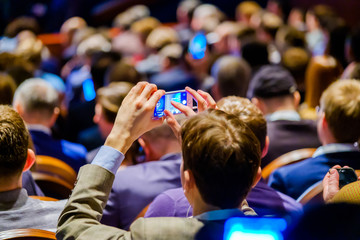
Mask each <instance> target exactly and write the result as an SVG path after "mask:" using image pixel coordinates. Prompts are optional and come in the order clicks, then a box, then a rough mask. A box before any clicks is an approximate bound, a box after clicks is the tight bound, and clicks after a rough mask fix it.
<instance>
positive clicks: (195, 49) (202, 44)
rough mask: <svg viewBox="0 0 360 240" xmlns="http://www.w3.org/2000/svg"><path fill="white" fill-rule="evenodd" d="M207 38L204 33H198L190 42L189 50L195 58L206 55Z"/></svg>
mask: <svg viewBox="0 0 360 240" xmlns="http://www.w3.org/2000/svg"><path fill="white" fill-rule="evenodd" d="M206 45H207V40H206V36H205V35H204V34H203V33H197V34H196V35H195V36H194V37H193V38H192V39H191V40H190V42H189V52H190V54H191V56H192V57H193V58H194V59H202V58H203V57H205V51H206Z"/></svg>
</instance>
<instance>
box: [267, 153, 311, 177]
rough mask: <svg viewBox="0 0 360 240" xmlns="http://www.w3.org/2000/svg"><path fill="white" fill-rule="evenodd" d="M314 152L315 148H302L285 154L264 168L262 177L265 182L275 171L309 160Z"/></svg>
mask: <svg viewBox="0 0 360 240" xmlns="http://www.w3.org/2000/svg"><path fill="white" fill-rule="evenodd" d="M315 151H316V148H302V149H298V150H294V151H291V152H288V153H285V154H283V155H281V156H280V157H278V158H276V159H275V160H273V161H272V162H270V163H269V164H268V165H267V166H266V167H264V169H263V170H262V173H261V174H262V177H263V178H264V179H265V181H267V180H268V178H269V176H270V174H271V173H272V172H273V171H274V170H275V169H277V168H280V167H283V166H286V165H289V164H293V163H297V162H300V161H302V160H305V159H307V158H310V157H311V156H312V155H313V154H314V152H315Z"/></svg>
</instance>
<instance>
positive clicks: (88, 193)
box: [56, 164, 204, 240]
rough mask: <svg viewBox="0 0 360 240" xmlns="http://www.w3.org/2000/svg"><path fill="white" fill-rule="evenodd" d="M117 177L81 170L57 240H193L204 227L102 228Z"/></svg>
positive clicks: (156, 222) (151, 221) (154, 221)
mask: <svg viewBox="0 0 360 240" xmlns="http://www.w3.org/2000/svg"><path fill="white" fill-rule="evenodd" d="M114 177H115V176H114V174H112V173H111V172H109V171H108V170H106V169H104V168H102V167H100V166H97V165H95V164H92V165H86V166H84V167H82V168H81V169H80V172H79V177H78V182H77V184H76V186H75V188H74V190H73V192H72V195H71V196H70V199H69V201H68V202H67V203H66V205H65V209H64V211H63V212H62V213H61V215H60V218H59V222H58V229H57V234H56V239H84V240H91V239H96V240H97V239H124V240H125V239H127V240H130V239H141V240H142V239H147V240H152V239H153V240H165V239H174V240H176V239H179V240H180V239H185V240H186V239H193V238H194V236H195V234H196V232H197V231H198V230H199V229H200V228H201V227H202V226H204V223H203V222H202V221H200V220H198V219H197V218H147V219H145V218H139V219H137V220H136V221H135V222H134V223H133V224H131V226H130V231H124V230H121V229H118V228H114V227H111V226H106V225H102V224H100V222H99V221H100V218H101V214H102V209H103V208H104V206H105V204H106V201H107V199H108V197H109V193H110V191H111V186H112V183H113V181H114Z"/></svg>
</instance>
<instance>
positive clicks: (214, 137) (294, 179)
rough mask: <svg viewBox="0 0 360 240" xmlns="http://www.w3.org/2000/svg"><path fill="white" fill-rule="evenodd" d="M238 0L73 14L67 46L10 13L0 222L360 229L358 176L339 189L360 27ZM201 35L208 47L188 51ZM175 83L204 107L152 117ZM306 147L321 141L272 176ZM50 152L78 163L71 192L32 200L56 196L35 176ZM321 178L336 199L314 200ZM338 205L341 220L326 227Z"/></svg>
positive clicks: (356, 163)
mask: <svg viewBox="0 0 360 240" xmlns="http://www.w3.org/2000/svg"><path fill="white" fill-rule="evenodd" d="M235 11H236V14H235V15H236V19H229V18H227V16H226V15H225V14H224V13H223V12H222V11H221V10H220V9H219V8H218V7H216V6H215V5H211V4H203V3H201V2H200V1H198V0H183V1H181V2H180V3H179V6H178V9H177V12H176V14H177V19H178V21H177V22H176V23H171V24H169V23H161V22H160V21H159V20H158V19H156V18H154V17H152V16H151V15H150V11H149V9H148V8H147V7H146V6H143V5H135V6H133V7H130V8H129V9H127V10H126V11H124V12H122V13H120V14H119V15H118V16H117V17H116V18H115V19H114V21H113V26H112V27H111V28H106V27H101V28H94V27H91V26H88V24H87V23H86V22H85V20H84V19H82V18H80V17H73V18H70V19H68V20H67V21H65V22H64V23H63V25H62V27H61V29H60V33H59V34H57V35H56V36H57V37H58V38H61V39H62V43H61V44H62V45H61V46H60V47H61V52H56V51H55V52H54V48H53V47H52V46H50V45H46V44H44V43H43V42H42V41H41V40H40V39H39V37H38V33H39V26H38V25H37V23H36V21H34V19H31V18H29V17H20V18H18V19H15V20H14V21H13V22H11V23H9V24H8V25H7V27H6V29H5V33H4V36H3V37H2V38H1V39H0V71H1V73H0V231H5V230H9V229H17V228H35V229H44V230H49V231H53V232H55V231H56V237H57V239H222V236H223V232H224V227H223V225H224V223H225V222H226V220H228V219H229V218H232V217H247V218H256V217H257V218H274V217H277V218H284V219H286V220H287V222H288V224H289V227H288V228H287V229H286V231H284V232H283V234H284V237H285V239H357V238H358V237H359V236H360V233H359V232H358V230H357V229H356V227H354V226H356V224H357V223H360V221H359V217H357V216H356V214H358V211H359V210H358V206H357V204H359V203H360V186H359V181H356V182H354V183H350V184H349V185H346V186H345V187H342V186H339V178H341V176H339V173H338V171H337V170H336V169H338V168H342V167H345V168H349V167H350V168H353V169H355V170H358V169H360V160H359V159H360V149H359V145H358V143H359V142H360V140H359V137H360V71H359V66H360V65H359V64H360V27H357V26H355V27H350V26H348V25H347V23H346V22H345V21H344V20H343V19H342V18H341V17H340V16H338V15H337V13H336V10H335V9H332V8H331V7H329V6H327V5H316V6H313V7H312V8H310V9H306V10H303V9H299V8H296V7H294V8H293V9H291V11H290V12H289V13H288V14H287V13H285V11H284V9H283V6H282V4H281V1H277V0H269V1H268V4H267V7H266V8H262V7H260V5H258V4H257V3H256V2H255V1H242V2H241V3H239V5H238V6H237V8H236V10H235ZM199 35H201V36H204V37H205V39H206V46H205V47H204V48H203V49H200V52H201V54H202V55H201V57H199V56H198V55H195V54H194V52H193V51H192V50H189V48H191V45H194V44H197V43H195V42H194V37H196V36H199ZM58 47H59V46H58ZM200 48H201V47H200ZM56 53H57V54H56ZM176 90H185V91H186V92H187V94H189V95H191V97H192V98H193V99H194V104H195V103H196V104H195V105H196V107H195V108H192V107H189V106H186V105H182V104H180V103H176V102H172V105H173V107H174V108H176V109H177V110H178V112H181V113H182V114H181V115H173V113H171V112H170V111H168V110H165V117H161V118H154V116H153V114H154V109H155V107H156V105H157V103H158V101H159V100H160V98H161V97H162V96H163V95H164V94H165V92H168V91H176ZM303 148H316V151H315V152H314V154H313V155H312V156H311V157H310V158H308V159H305V160H302V161H300V162H297V163H293V164H290V165H287V166H283V167H280V168H278V169H276V170H274V171H273V172H272V173H271V175H270V177H269V179H263V178H262V175H261V171H262V169H263V168H265V167H267V166H269V164H271V163H272V162H273V161H274V160H275V159H277V158H278V157H280V156H282V155H283V154H286V153H288V152H291V151H293V150H298V149H303ZM37 155H45V156H51V157H54V158H57V159H60V160H61V161H63V162H64V163H66V164H67V165H68V166H70V167H71V168H72V169H73V170H74V171H75V173H76V174H77V176H78V179H77V183H76V186H75V187H74V189H73V191H72V194H71V196H70V197H69V199H60V200H59V201H42V200H39V199H34V198H31V197H29V196H44V195H45V194H44V191H43V190H42V189H41V188H40V187H39V186H38V185H37V184H36V182H35V181H34V179H33V177H32V170H34V165H36V156H37ZM321 181H322V185H323V198H322V199H321V200H317V201H316V205H315V207H314V206H313V205H312V204H313V203H312V204H309V205H305V207H304V206H303V205H302V204H301V203H300V202H299V199H300V198H301V196H302V195H303V194H304V193H305V192H306V191H307V190H308V189H310V188H311V187H312V186H314V185H315V184H318V183H319V182H321ZM308 206H309V208H307V207H308ZM342 209H344V211H345V210H347V209H349V211H351V213H349V215H348V216H346V215H345V214H342ZM327 211H333V212H335V213H336V214H337V216H331V215H329V214H325V213H326V212H327ZM317 214H320V215H321V216H317ZM35 215H36V216H37V217H35V218H34V216H35ZM314 216H316V217H314ZM349 216H350V217H349ZM139 217H140V218H139ZM164 217H167V218H164ZM329 218H330V219H329ZM331 218H336V221H341V222H342V223H341V224H338V225H337V226H334V227H329V226H332V223H331V220H332V219H331ZM349 219H352V220H351V221H350V220H349ZM333 220H334V219H333ZM334 221H335V220H334ZM314 225H315V226H316V228H315V227H314ZM209 229H212V230H211V231H210V230H209ZM325 229H326V230H325ZM340 232H342V234H343V235H339V233H340ZM344 232H345V233H344ZM210 235H211V236H210ZM220 236H221V237H220Z"/></svg>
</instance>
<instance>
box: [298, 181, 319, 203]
mask: <svg viewBox="0 0 360 240" xmlns="http://www.w3.org/2000/svg"><path fill="white" fill-rule="evenodd" d="M296 201H297V202H299V203H301V204H302V205H305V204H309V203H323V202H324V200H323V184H322V180H321V181H318V182H317V183H315V184H313V185H312V186H311V187H309V188H308V189H307V190H306V191H305V192H303V194H301V195H300V197H299V198H298V199H296Z"/></svg>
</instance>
